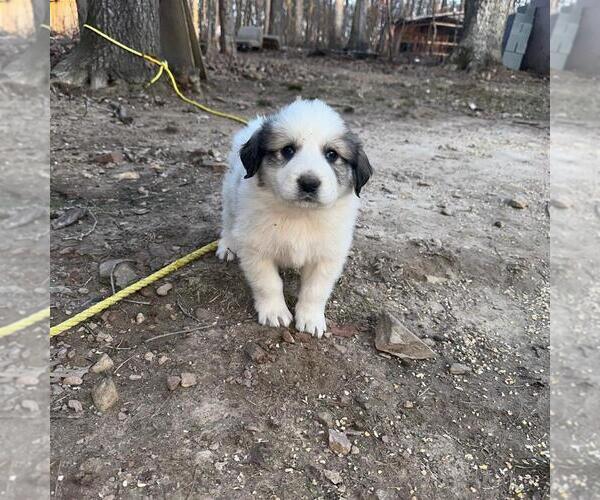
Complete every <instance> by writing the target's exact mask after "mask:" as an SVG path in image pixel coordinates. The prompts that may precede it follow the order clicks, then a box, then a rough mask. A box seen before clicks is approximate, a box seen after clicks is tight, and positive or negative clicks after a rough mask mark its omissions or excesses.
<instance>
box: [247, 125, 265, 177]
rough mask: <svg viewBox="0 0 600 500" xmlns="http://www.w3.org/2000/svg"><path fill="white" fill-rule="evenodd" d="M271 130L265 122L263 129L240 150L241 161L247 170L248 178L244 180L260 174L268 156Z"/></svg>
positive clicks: (253, 135)
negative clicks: (264, 160)
mask: <svg viewBox="0 0 600 500" xmlns="http://www.w3.org/2000/svg"><path fill="white" fill-rule="evenodd" d="M269 129H270V127H269V124H268V122H265V124H264V125H263V126H262V127H261V128H259V129H258V130H257V131H256V132H254V134H252V137H250V140H249V141H248V142H246V144H244V145H243V146H242V148H241V149H240V159H241V160H242V164H243V165H244V168H245V169H246V176H245V177H244V179H249V178H250V177H252V176H253V175H254V174H255V173H256V172H258V169H259V168H260V165H261V163H262V161H263V158H264V157H265V155H266V154H267V139H268V136H269Z"/></svg>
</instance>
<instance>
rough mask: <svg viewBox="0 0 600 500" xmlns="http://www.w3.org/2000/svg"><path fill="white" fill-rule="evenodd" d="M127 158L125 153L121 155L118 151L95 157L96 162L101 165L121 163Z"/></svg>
mask: <svg viewBox="0 0 600 500" xmlns="http://www.w3.org/2000/svg"><path fill="white" fill-rule="evenodd" d="M124 159H125V157H124V156H123V153H119V152H117V151H112V152H110V153H101V154H99V155H96V156H95V157H94V161H95V162H96V163H100V165H107V164H109V163H121V162H122V161H123V160H124Z"/></svg>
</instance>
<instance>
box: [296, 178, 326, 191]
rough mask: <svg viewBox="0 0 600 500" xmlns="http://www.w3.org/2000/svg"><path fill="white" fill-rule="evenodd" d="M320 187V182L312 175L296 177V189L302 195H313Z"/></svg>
mask: <svg viewBox="0 0 600 500" xmlns="http://www.w3.org/2000/svg"><path fill="white" fill-rule="evenodd" d="M320 185H321V181H320V180H319V179H317V178H316V177H315V176H314V175H301V176H300V177H298V188H300V191H301V192H303V193H308V194H314V193H316V192H317V189H319V186H320Z"/></svg>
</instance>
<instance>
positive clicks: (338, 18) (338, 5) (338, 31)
mask: <svg viewBox="0 0 600 500" xmlns="http://www.w3.org/2000/svg"><path fill="white" fill-rule="evenodd" d="M334 2H335V4H334V13H333V44H334V46H335V47H336V48H340V47H341V46H342V32H343V29H344V0H334Z"/></svg>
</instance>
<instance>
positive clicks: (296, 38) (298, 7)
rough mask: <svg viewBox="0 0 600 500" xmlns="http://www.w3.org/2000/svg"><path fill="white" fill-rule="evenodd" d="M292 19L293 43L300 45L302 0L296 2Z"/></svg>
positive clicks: (302, 22)
mask: <svg viewBox="0 0 600 500" xmlns="http://www.w3.org/2000/svg"><path fill="white" fill-rule="evenodd" d="M295 11H296V15H295V19H294V25H295V28H294V42H295V43H296V45H302V43H303V41H304V0H296V5H295Z"/></svg>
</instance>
